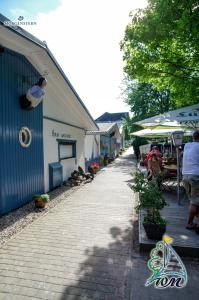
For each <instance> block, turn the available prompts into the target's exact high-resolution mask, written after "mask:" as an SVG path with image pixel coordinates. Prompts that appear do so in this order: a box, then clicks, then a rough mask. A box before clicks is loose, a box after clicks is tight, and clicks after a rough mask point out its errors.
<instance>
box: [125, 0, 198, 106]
mask: <svg viewBox="0 0 199 300" xmlns="http://www.w3.org/2000/svg"><path fill="white" fill-rule="evenodd" d="M131 18H132V20H131V23H130V24H129V25H128V26H127V28H126V31H125V37H124V39H123V41H122V42H121V49H122V51H123V53H124V55H123V59H124V61H125V67H124V71H125V72H126V73H127V74H128V76H129V77H130V78H131V79H132V80H134V79H137V80H139V81H140V82H147V83H151V84H153V85H154V86H155V87H156V88H157V89H158V90H160V91H161V90H169V91H170V96H171V98H172V99H174V100H175V101H176V104H177V106H178V107H181V106H186V105H190V104H194V103H198V102H199V30H198V28H199V1H196V0H149V4H148V7H147V8H145V9H139V10H137V11H136V12H134V13H131Z"/></svg>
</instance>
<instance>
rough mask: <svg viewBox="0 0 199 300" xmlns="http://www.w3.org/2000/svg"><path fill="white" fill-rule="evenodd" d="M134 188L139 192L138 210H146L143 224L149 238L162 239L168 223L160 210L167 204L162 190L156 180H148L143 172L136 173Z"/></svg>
mask: <svg viewBox="0 0 199 300" xmlns="http://www.w3.org/2000/svg"><path fill="white" fill-rule="evenodd" d="M132 189H133V191H134V192H137V193H139V200H138V205H137V207H136V210H137V211H139V210H140V209H143V210H144V211H145V215H144V220H143V226H144V228H145V231H146V234H147V236H148V238H150V239H157V240H160V239H161V238H162V235H163V234H164V233H165V231H166V223H167V222H166V220H165V219H164V218H162V216H161V214H160V210H161V209H163V208H164V207H165V206H166V205H167V203H166V201H165V199H164V197H163V195H162V192H161V191H160V190H159V188H158V185H157V183H156V182H154V181H148V180H147V179H146V178H145V177H144V175H143V174H142V173H141V172H136V173H135V175H134V184H133V185H132Z"/></svg>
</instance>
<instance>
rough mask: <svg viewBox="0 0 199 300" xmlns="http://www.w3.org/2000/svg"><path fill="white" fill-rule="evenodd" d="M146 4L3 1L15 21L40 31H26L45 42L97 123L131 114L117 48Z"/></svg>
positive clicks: (142, 0)
mask: <svg viewBox="0 0 199 300" xmlns="http://www.w3.org/2000/svg"><path fill="white" fill-rule="evenodd" d="M146 4H147V0H9V1H8V0H0V8H1V10H0V11H1V13H2V14H4V15H5V16H7V17H8V18H10V19H11V20H12V21H14V20H17V18H18V17H19V16H20V15H22V16H23V17H24V20H27V21H35V22H36V24H37V25H34V26H30V25H29V26H28V25H26V26H23V28H24V29H25V30H27V31H29V32H30V33H32V34H33V35H35V36H36V37H37V38H39V39H41V40H42V41H43V40H44V41H46V42H47V44H48V47H49V48H50V50H51V51H52V53H53V54H54V56H55V57H56V59H57V61H58V62H59V64H60V65H61V67H62V69H63V71H64V72H65V74H66V75H67V77H68V78H69V80H70V81H71V83H72V85H73V86H74V88H75V89H76V91H77V92H78V94H79V96H80V97H81V99H82V100H83V102H84V103H85V105H86V106H87V108H88V110H89V111H90V113H91V114H92V116H93V117H94V118H97V117H98V116H100V115H101V114H103V113H104V112H106V111H108V112H121V111H128V110H129V108H128V106H127V105H126V104H124V102H123V99H122V97H121V83H122V79H123V77H124V74H123V61H122V52H121V51H120V46H119V43H120V41H121V40H122V38H123V36H124V31H125V27H126V25H127V24H128V22H129V21H130V18H129V13H130V11H132V10H134V9H136V8H140V7H145V6H146Z"/></svg>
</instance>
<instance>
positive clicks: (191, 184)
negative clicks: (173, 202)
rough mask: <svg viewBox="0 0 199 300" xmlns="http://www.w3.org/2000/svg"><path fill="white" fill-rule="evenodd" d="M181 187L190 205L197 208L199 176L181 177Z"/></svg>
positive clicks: (198, 202)
mask: <svg viewBox="0 0 199 300" xmlns="http://www.w3.org/2000/svg"><path fill="white" fill-rule="evenodd" d="M183 186H184V188H185V190H186V193H187V195H188V197H189V200H190V203H191V204H194V205H197V206H199V176H198V175H183Z"/></svg>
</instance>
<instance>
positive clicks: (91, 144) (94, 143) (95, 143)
mask: <svg viewBox="0 0 199 300" xmlns="http://www.w3.org/2000/svg"><path fill="white" fill-rule="evenodd" d="M84 147H85V158H86V159H87V160H90V159H91V158H92V151H93V154H94V158H96V157H98V156H99V155H100V135H99V134H98V135H86V136H85V143H84Z"/></svg>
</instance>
